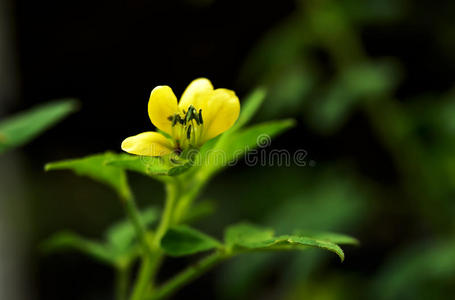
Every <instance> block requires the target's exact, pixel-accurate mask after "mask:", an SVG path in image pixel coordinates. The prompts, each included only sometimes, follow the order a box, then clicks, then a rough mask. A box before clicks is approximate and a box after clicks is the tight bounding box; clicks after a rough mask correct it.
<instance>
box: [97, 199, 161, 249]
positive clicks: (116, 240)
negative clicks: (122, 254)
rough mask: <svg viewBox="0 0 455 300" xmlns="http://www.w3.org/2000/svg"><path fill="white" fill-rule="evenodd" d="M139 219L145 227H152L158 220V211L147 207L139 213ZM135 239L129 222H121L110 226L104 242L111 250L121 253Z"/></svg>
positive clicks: (134, 232)
mask: <svg viewBox="0 0 455 300" xmlns="http://www.w3.org/2000/svg"><path fill="white" fill-rule="evenodd" d="M139 217H140V219H141V221H142V224H144V225H145V226H150V225H152V224H153V223H154V222H155V221H156V220H158V218H159V210H158V209H157V208H155V207H149V208H147V209H145V210H143V211H141V212H140V214H139ZM135 237H136V231H135V229H134V227H133V225H132V224H131V222H130V221H129V220H123V221H120V222H118V223H115V224H114V225H112V226H111V227H110V228H109V229H108V230H107V232H106V240H107V242H108V244H109V245H110V247H111V248H113V249H116V250H117V251H123V250H125V249H127V248H128V247H130V246H131V244H132V243H133V241H134V239H135Z"/></svg>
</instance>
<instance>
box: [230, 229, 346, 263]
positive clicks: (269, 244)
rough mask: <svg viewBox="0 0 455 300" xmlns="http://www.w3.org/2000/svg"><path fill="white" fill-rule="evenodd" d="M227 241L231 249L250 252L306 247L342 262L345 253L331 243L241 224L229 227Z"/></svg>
mask: <svg viewBox="0 0 455 300" xmlns="http://www.w3.org/2000/svg"><path fill="white" fill-rule="evenodd" d="M225 241H226V244H227V246H228V247H230V248H231V249H234V253H235V249H236V248H243V249H248V250H293V249H295V250H298V249H306V247H315V248H321V249H325V250H328V251H331V252H334V253H335V254H337V255H338V256H339V257H340V259H341V261H343V260H344V253H343V250H341V248H340V247H339V246H338V245H336V244H334V243H331V242H329V241H325V240H318V239H315V238H311V237H304V236H297V235H282V236H277V237H274V236H273V230H271V229H268V228H261V227H258V226H255V225H251V224H248V223H240V224H237V225H232V226H230V227H228V229H227V230H226V234H225Z"/></svg>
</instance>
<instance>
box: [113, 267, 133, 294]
mask: <svg viewBox="0 0 455 300" xmlns="http://www.w3.org/2000/svg"><path fill="white" fill-rule="evenodd" d="M129 277H130V268H129V267H118V268H117V272H116V274H115V299H116V300H126V296H127V293H128V285H129Z"/></svg>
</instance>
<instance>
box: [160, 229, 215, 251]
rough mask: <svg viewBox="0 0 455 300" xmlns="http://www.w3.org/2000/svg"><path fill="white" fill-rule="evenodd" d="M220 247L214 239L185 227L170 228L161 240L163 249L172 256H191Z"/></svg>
mask: <svg viewBox="0 0 455 300" xmlns="http://www.w3.org/2000/svg"><path fill="white" fill-rule="evenodd" d="M220 245H221V244H220V243H219V242H218V241H217V240H215V239H214V238H212V237H210V236H208V235H206V234H204V233H202V232H200V231H198V230H196V229H193V228H191V227H189V226H185V225H180V226H175V227H172V228H170V229H169V230H168V231H167V232H166V234H165V235H164V237H163V239H162V240H161V247H162V248H163V249H164V251H165V252H166V253H167V254H169V255H171V256H184V255H190V254H194V253H198V252H202V251H207V250H210V249H215V248H218V247H219V246H220Z"/></svg>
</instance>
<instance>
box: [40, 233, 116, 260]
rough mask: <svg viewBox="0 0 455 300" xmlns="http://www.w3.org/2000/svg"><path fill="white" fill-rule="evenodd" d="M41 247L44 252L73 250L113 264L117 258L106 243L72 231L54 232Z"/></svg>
mask: <svg viewBox="0 0 455 300" xmlns="http://www.w3.org/2000/svg"><path fill="white" fill-rule="evenodd" d="M41 249H42V250H43V251H44V252H46V253H54V252H62V251H69V250H74V251H78V252H82V253H85V254H87V255H88V256H90V257H93V258H95V259H97V260H98V261H100V262H103V263H107V264H109V265H113V264H115V263H116V258H117V257H116V255H115V252H114V251H112V250H111V249H110V248H109V247H107V246H106V245H104V244H102V243H99V242H95V241H91V240H88V239H85V238H83V237H81V236H79V235H77V234H75V233H72V232H60V233H56V234H54V235H53V236H51V237H50V238H49V239H47V240H46V241H45V242H44V243H43V244H42V246H41Z"/></svg>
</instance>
